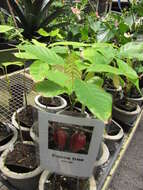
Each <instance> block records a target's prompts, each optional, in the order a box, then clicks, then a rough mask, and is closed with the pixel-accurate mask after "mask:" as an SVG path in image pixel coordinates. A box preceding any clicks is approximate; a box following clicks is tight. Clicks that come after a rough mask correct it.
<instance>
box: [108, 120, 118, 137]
mask: <svg viewBox="0 0 143 190" xmlns="http://www.w3.org/2000/svg"><path fill="white" fill-rule="evenodd" d="M105 130H106V132H107V134H108V135H111V136H114V135H117V134H118V133H119V131H120V128H119V127H118V126H117V125H116V124H115V123H113V122H111V123H110V124H108V125H106V128H105Z"/></svg>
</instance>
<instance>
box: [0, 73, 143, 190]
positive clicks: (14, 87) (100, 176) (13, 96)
mask: <svg viewBox="0 0 143 190" xmlns="http://www.w3.org/2000/svg"><path fill="white" fill-rule="evenodd" d="M8 79H9V85H8V82H7V79H6V77H0V121H7V122H11V116H12V114H13V112H14V111H15V110H16V109H18V108H20V107H22V106H23V105H24V92H25V91H26V94H27V100H28V103H29V104H31V105H34V97H35V96H36V93H35V92H34V91H33V81H32V79H31V78H30V77H29V75H28V74H26V75H24V72H23V71H21V72H16V73H13V74H11V75H9V76H8ZM24 80H25V85H24ZM141 114H142V112H141ZM141 114H140V115H139V116H138V118H137V120H136V122H135V123H134V124H133V126H130V127H131V129H130V130H129V131H128V133H126V134H125V137H124V138H123V139H122V140H120V141H119V142H116V144H115V149H114V150H112V148H111V147H108V148H109V151H110V158H109V160H108V162H107V163H106V164H104V165H103V166H102V167H100V168H98V169H97V170H95V175H94V178H95V179H96V184H97V188H94V187H92V188H91V189H92V190H107V189H108V186H109V184H110V182H111V180H112V178H113V176H114V174H115V172H116V169H117V168H118V166H119V164H120V161H121V159H122V158H123V155H124V154H125V152H126V150H127V147H128V146H129V144H130V142H131V140H132V138H133V136H134V133H135V131H136V129H137V127H138V124H139V121H140V119H141ZM91 180H93V178H91ZM0 181H1V182H2V183H3V184H4V185H6V186H7V188H8V189H9V190H16V189H15V188H13V187H12V186H11V185H10V184H9V183H8V181H6V180H5V179H4V178H3V177H2V176H1V175H0ZM0 190H7V189H6V187H4V186H3V185H2V184H1V183H0Z"/></svg>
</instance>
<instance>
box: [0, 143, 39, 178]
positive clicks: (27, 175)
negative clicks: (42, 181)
mask: <svg viewBox="0 0 143 190" xmlns="http://www.w3.org/2000/svg"><path fill="white" fill-rule="evenodd" d="M24 144H30V145H34V143H33V142H32V141H24ZM9 152H10V149H7V150H5V151H4V152H3V153H2V154H1V157H0V170H1V171H2V173H3V174H4V175H5V176H6V177H9V178H14V179H28V178H32V177H34V176H36V175H38V174H40V173H41V172H42V171H43V170H42V169H41V168H40V166H38V167H37V168H36V169H34V170H33V171H31V172H27V173H16V172H13V171H11V170H9V169H8V168H7V167H6V166H5V165H4V164H5V160H6V157H7V154H8V153H9Z"/></svg>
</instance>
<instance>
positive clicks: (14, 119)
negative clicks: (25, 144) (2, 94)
mask: <svg viewBox="0 0 143 190" xmlns="http://www.w3.org/2000/svg"><path fill="white" fill-rule="evenodd" d="M23 109H25V107H22V108H19V109H18V110H17V113H19V112H20V111H22V110H23ZM11 120H12V124H13V125H14V126H15V127H16V128H17V129H18V130H19V125H18V122H17V121H16V112H14V113H13V115H12V118H11ZM20 127H21V130H22V131H25V132H29V131H30V128H28V127H24V126H22V125H20Z"/></svg>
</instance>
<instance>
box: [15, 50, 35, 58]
mask: <svg viewBox="0 0 143 190" xmlns="http://www.w3.org/2000/svg"><path fill="white" fill-rule="evenodd" d="M14 55H15V57H17V58H20V59H28V60H29V59H37V57H36V56H34V55H32V54H29V53H25V52H19V53H14Z"/></svg>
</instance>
